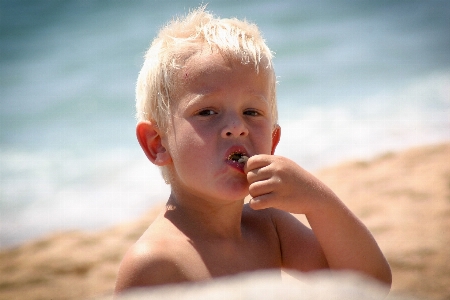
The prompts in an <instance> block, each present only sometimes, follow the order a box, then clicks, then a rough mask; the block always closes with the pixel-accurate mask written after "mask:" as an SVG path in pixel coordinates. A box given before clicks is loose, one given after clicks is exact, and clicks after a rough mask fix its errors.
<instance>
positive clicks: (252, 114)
mask: <svg viewBox="0 0 450 300" xmlns="http://www.w3.org/2000/svg"><path fill="white" fill-rule="evenodd" d="M244 115H247V116H259V115H260V113H259V112H258V111H256V110H246V111H244Z"/></svg>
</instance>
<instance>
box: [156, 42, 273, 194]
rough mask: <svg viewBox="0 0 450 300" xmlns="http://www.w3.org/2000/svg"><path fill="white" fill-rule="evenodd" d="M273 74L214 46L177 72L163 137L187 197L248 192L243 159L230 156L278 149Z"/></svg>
mask: <svg viewBox="0 0 450 300" xmlns="http://www.w3.org/2000/svg"><path fill="white" fill-rule="evenodd" d="M270 75H271V74H269V71H266V70H260V71H259V73H258V74H257V73H256V71H255V69H254V67H253V65H251V64H250V65H242V64H241V63H240V62H239V61H234V60H230V59H228V58H227V57H225V58H224V57H223V56H222V55H221V54H220V53H218V52H217V51H214V52H211V50H210V49H209V48H208V49H207V50H203V51H200V52H198V53H197V54H195V55H193V56H192V57H190V58H189V60H188V61H187V62H186V64H185V66H184V67H183V68H182V69H180V71H179V73H178V76H177V80H176V83H177V90H176V91H175V93H174V95H173V98H172V99H173V100H174V102H175V103H174V104H173V105H172V109H171V111H172V116H171V121H170V122H169V128H168V130H167V134H166V135H164V137H163V142H164V144H165V146H166V148H167V150H168V152H169V153H170V156H171V159H172V161H171V163H170V164H169V166H168V167H169V169H170V171H171V174H172V176H171V184H172V189H174V190H177V191H178V192H179V193H182V194H183V197H189V196H193V197H202V198H204V199H215V198H217V199H221V200H223V201H230V200H240V199H243V198H244V197H245V196H246V195H247V194H248V182H247V179H246V175H245V173H244V172H243V170H242V167H243V165H242V164H239V163H237V162H236V161H233V160H230V159H229V157H230V155H231V154H233V153H240V154H244V155H246V156H249V157H250V156H253V155H255V154H272V153H273V151H274V150H275V147H276V143H277V142H278V140H276V141H273V140H272V134H273V131H274V126H273V121H272V117H271V116H272V114H271V109H270V103H269V99H270V96H271V80H272V79H271V78H272V77H271V76H270Z"/></svg>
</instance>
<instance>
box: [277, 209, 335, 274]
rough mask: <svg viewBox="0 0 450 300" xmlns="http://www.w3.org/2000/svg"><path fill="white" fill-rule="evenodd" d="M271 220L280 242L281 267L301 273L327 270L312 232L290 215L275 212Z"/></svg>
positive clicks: (325, 262) (321, 251) (279, 211)
mask: <svg viewBox="0 0 450 300" xmlns="http://www.w3.org/2000/svg"><path fill="white" fill-rule="evenodd" d="M272 220H273V222H274V224H275V227H276V230H277V233H278V238H279V240H280V249H281V259H282V267H283V268H286V269H294V270H298V271H301V272H305V271H312V270H318V269H324V268H328V263H327V260H326V258H325V255H324V253H323V250H322V247H321V246H320V244H319V242H318V240H317V239H316V237H315V235H314V232H313V231H312V230H311V229H310V228H308V227H307V226H305V225H304V224H303V223H302V222H300V220H298V219H297V218H296V217H294V216H293V215H292V214H290V213H288V212H285V211H281V210H275V211H274V213H273V217H272Z"/></svg>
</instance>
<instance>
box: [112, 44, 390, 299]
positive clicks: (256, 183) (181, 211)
mask: <svg viewBox="0 0 450 300" xmlns="http://www.w3.org/2000/svg"><path fill="white" fill-rule="evenodd" d="M180 74H189V76H188V77H184V76H183V81H181V79H180V82H179V88H178V90H177V93H176V95H177V99H178V102H177V103H176V104H175V105H174V106H173V108H172V115H173V118H172V120H171V125H170V128H169V129H168V130H167V131H163V130H161V129H160V128H158V126H156V125H155V124H153V123H152V122H150V121H144V122H140V123H139V124H138V125H137V129H136V132H137V136H138V140H139V143H140V145H141V147H142V149H143V150H144V152H145V154H146V155H147V157H148V158H149V160H150V161H151V162H153V163H154V164H156V165H159V166H166V167H167V168H168V170H169V172H170V174H171V195H170V198H169V200H168V202H167V206H166V210H165V211H164V212H163V213H162V214H161V215H160V216H159V217H158V218H157V219H156V220H155V221H154V222H153V223H152V224H151V225H150V227H149V228H148V230H147V231H146V232H145V233H144V235H143V236H142V237H141V238H140V239H139V240H138V241H137V242H136V244H135V245H133V246H132V247H131V248H130V250H129V251H128V252H127V254H126V255H125V257H124V259H123V261H122V264H121V266H120V270H119V274H118V278H117V283H116V292H117V293H119V292H121V291H123V290H126V289H128V288H131V287H137V286H154V285H161V284H167V283H178V282H190V281H200V280H207V279H211V278H216V277H220V276H225V275H233V274H237V273H241V272H247V271H255V270H262V269H276V270H281V269H292V270H297V271H304V272H305V271H311V270H317V269H324V268H330V269H335V270H342V269H346V270H354V271H357V272H361V273H363V274H366V275H368V276H371V277H373V278H376V279H378V280H380V281H381V282H384V283H386V284H387V285H390V284H391V280H392V278H391V272H390V268H389V265H388V263H387V261H386V259H385V257H384V256H383V254H382V252H381V251H380V249H379V247H378V245H377V243H376V241H375V240H374V238H373V237H372V235H371V233H370V232H369V231H368V230H367V228H366V227H365V226H364V225H363V224H362V223H361V222H360V221H359V220H358V219H357V218H356V216H355V215H354V214H353V213H352V212H351V211H350V210H349V209H348V208H347V207H346V206H345V205H344V203H343V202H342V201H341V200H340V199H339V198H338V197H337V196H336V195H335V194H334V193H333V192H332V191H331V190H330V189H329V188H328V187H327V186H326V185H325V184H323V183H322V182H320V181H319V180H318V179H316V178H315V177H314V176H313V175H311V174H310V173H308V172H307V171H305V170H304V169H303V168H301V167H300V166H299V165H298V164H296V163H295V162H293V161H291V160H289V159H287V158H285V157H282V156H276V155H274V152H275V148H276V146H277V144H278V142H279V140H280V135H281V129H280V127H279V126H274V125H273V122H272V120H271V114H270V106H269V104H268V101H267V99H269V97H270V91H269V90H268V89H267V86H269V84H267V83H268V80H270V79H269V76H268V75H267V74H266V73H265V72H259V73H256V72H255V70H254V69H253V68H252V67H251V66H248V65H242V64H240V62H236V61H230V60H229V59H224V58H223V57H222V56H221V55H220V54H219V53H217V52H211V51H206V52H199V53H198V54H197V55H193V57H192V58H191V59H190V60H188V61H187V63H186V66H185V67H184V69H182V71H180ZM198 153H202V155H201V156H200V155H198ZM235 153H240V156H246V157H249V158H248V160H247V161H246V162H239V159H238V158H237V157H235V155H234V154H235ZM230 157H233V159H232V160H230V159H229V158H230ZM248 194H250V196H251V197H252V200H251V201H250V203H249V204H248V205H244V198H245V197H246V196H247V195H248ZM290 213H299V214H305V215H306V217H307V218H308V221H309V222H310V225H311V227H312V230H311V229H309V228H307V227H306V226H304V225H303V224H302V223H301V222H299V221H298V220H297V219H296V218H294V217H293V216H292V215H291V214H290ZM280 272H281V271H280Z"/></svg>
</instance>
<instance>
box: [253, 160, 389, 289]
mask: <svg viewBox="0 0 450 300" xmlns="http://www.w3.org/2000/svg"><path fill="white" fill-rule="evenodd" d="M245 171H246V172H247V179H248V181H249V183H250V187H249V192H250V195H251V196H252V197H253V199H252V200H251V201H250V207H252V208H253V209H263V208H267V207H275V208H278V209H281V210H284V211H287V212H290V213H296V214H305V215H306V217H307V219H308V221H309V223H310V225H311V228H312V230H313V232H314V234H313V235H306V240H307V242H306V244H308V243H309V244H310V246H311V247H312V249H314V250H313V252H314V253H315V254H314V253H313V254H314V255H315V256H313V257H315V259H316V264H317V268H322V267H323V266H324V265H323V263H321V262H320V261H321V258H320V257H321V255H322V254H321V253H323V255H324V257H325V259H326V262H327V264H328V266H329V267H330V268H331V269H337V270H342V269H347V270H354V271H359V272H362V273H365V274H367V275H369V276H371V277H374V278H376V279H378V280H380V281H382V282H385V283H387V284H391V281H392V276H391V270H390V267H389V264H388V263H387V261H386V259H385V257H384V255H383V253H382V252H381V250H380V248H379V247H378V245H377V243H376V241H375V239H374V238H373V236H372V234H371V233H370V232H369V230H368V229H367V228H366V227H365V226H364V225H363V224H362V223H361V221H359V220H358V218H357V217H356V216H355V215H354V214H353V213H352V212H351V211H350V210H349V209H348V208H347V207H346V206H345V205H344V203H342V201H341V200H340V199H339V198H338V197H337V196H336V195H335V194H334V193H333V192H332V191H331V190H330V189H329V188H328V187H327V186H326V185H325V184H323V183H322V182H321V181H320V180H318V179H317V178H315V177H314V176H313V175H311V174H310V173H308V172H307V171H305V170H304V169H302V168H301V167H300V166H298V165H297V164H296V163H295V162H293V161H291V160H289V159H287V158H284V157H280V156H272V155H257V156H253V157H251V158H250V159H249V161H248V162H247V164H246V166H245ZM298 228H299V227H298V226H297V225H295V224H294V222H292V221H287V220H281V219H280V218H278V220H277V230H279V234H280V241H281V246H282V255H283V257H282V259H283V264H284V265H285V267H287V268H295V269H300V270H301V268H302V266H300V265H303V264H304V260H302V255H301V252H299V251H298V249H299V248H301V247H302V245H305V241H300V240H299V241H297V240H296V239H295V238H294V240H291V241H289V239H292V237H293V236H295V235H294V231H297V232H298ZM282 232H283V233H282ZM297 239H298V236H297ZM283 248H284V249H283ZM300 250H301V251H303V250H302V249H300Z"/></svg>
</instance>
